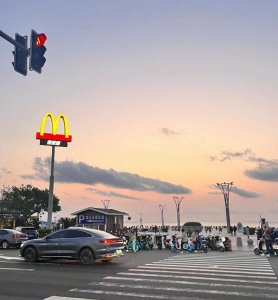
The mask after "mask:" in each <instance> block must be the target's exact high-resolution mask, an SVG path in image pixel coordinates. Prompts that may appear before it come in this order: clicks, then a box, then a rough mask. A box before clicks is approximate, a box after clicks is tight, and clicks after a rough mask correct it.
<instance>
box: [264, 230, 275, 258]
mask: <svg viewBox="0 0 278 300" xmlns="http://www.w3.org/2000/svg"><path fill="white" fill-rule="evenodd" d="M271 234H272V228H271V227H267V228H266V230H265V232H264V234H263V238H264V241H265V246H266V255H267V256H268V257H269V256H270V255H272V254H273V247H272V239H271Z"/></svg>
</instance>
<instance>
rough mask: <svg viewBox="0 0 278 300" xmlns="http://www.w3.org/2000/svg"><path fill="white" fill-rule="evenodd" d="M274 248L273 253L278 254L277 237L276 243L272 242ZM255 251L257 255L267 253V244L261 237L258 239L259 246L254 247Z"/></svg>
mask: <svg viewBox="0 0 278 300" xmlns="http://www.w3.org/2000/svg"><path fill="white" fill-rule="evenodd" d="M272 248H273V253H274V255H276V256H278V238H276V239H275V240H274V243H273V244H272ZM254 253H255V254H256V255H260V254H266V253H267V251H266V245H265V242H264V240H263V239H259V240H258V241H257V246H256V247H255V248H254Z"/></svg>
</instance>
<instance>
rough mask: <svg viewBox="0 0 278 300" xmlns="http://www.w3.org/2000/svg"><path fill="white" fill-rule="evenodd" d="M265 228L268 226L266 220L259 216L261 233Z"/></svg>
mask: <svg viewBox="0 0 278 300" xmlns="http://www.w3.org/2000/svg"><path fill="white" fill-rule="evenodd" d="M267 228H268V222H267V221H266V220H265V218H261V229H262V233H264V232H265V230H266V229H267Z"/></svg>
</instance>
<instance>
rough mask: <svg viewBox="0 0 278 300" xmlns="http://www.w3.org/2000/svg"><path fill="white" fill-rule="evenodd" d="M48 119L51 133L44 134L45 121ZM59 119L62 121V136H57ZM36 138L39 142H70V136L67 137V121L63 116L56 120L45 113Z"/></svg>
mask: <svg viewBox="0 0 278 300" xmlns="http://www.w3.org/2000/svg"><path fill="white" fill-rule="evenodd" d="M48 118H50V120H51V123H52V133H45V132H44V131H45V124H46V121H47V119H48ZM60 119H62V120H63V123H64V134H57V131H58V126H59V122H60ZM36 138H37V139H39V140H52V141H65V142H71V140H72V136H71V135H69V124H68V119H67V117H66V116H65V115H63V114H60V115H59V116H58V117H57V118H56V119H55V117H54V115H53V114H52V113H47V114H45V115H44V117H43V120H42V123H41V128H40V132H37V134H36Z"/></svg>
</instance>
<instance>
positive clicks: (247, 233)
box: [245, 226, 250, 239]
mask: <svg viewBox="0 0 278 300" xmlns="http://www.w3.org/2000/svg"><path fill="white" fill-rule="evenodd" d="M245 232H246V235H247V238H248V239H249V235H250V230H249V226H246V228H245Z"/></svg>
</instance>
